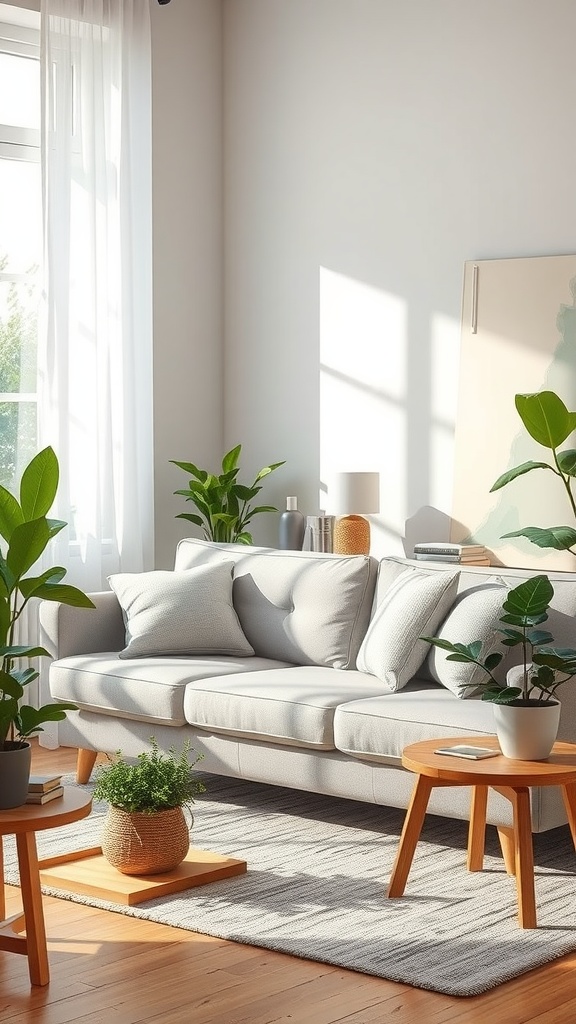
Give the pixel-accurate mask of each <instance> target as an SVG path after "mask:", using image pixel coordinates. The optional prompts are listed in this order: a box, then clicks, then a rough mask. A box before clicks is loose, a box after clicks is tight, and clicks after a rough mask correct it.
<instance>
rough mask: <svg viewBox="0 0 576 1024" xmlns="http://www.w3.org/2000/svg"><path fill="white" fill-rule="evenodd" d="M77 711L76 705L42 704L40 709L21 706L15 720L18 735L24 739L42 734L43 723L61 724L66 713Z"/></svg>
mask: <svg viewBox="0 0 576 1024" xmlns="http://www.w3.org/2000/svg"><path fill="white" fill-rule="evenodd" d="M77 710H78V708H77V706H76V704H64V703H62V704H44V705H43V706H42V707H41V708H31V707H29V706H28V705H23V706H22V707H21V708H20V710H19V713H18V717H17V720H16V725H17V729H18V733H19V735H20V736H22V737H26V736H30V735H31V734H32V733H34V732H42V731H43V730H42V724H43V723H44V722H61V721H62V719H63V718H66V712H67V711H77Z"/></svg>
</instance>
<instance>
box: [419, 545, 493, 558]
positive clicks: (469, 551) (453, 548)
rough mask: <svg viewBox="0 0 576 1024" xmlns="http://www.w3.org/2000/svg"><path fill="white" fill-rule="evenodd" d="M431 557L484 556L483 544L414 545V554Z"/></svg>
mask: <svg viewBox="0 0 576 1024" xmlns="http://www.w3.org/2000/svg"><path fill="white" fill-rule="evenodd" d="M417 551H418V552H420V553H426V554H429V555H456V556H458V557H460V558H463V557H466V556H468V555H484V554H485V553H486V548H485V547H484V545H483V544H451V543H450V541H420V542H418V543H417V544H415V545H414V552H417Z"/></svg>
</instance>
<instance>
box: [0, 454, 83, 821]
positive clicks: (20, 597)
mask: <svg viewBox="0 0 576 1024" xmlns="http://www.w3.org/2000/svg"><path fill="white" fill-rule="evenodd" d="M58 479H59V466H58V460H57V458H56V455H55V454H54V451H53V450H52V448H50V447H48V448H44V449H43V451H41V452H39V453H38V454H37V455H35V456H34V458H33V459H32V460H31V462H30V463H29V465H28V466H27V467H26V468H25V470H24V472H23V474H22V478H21V481H20V490H19V497H18V498H17V497H16V496H15V495H13V494H12V493H11V492H10V491H9V490H7V488H5V487H3V486H1V485H0V537H1V538H2V539H3V540H4V541H5V544H4V545H2V546H0V656H1V662H0V808H8V807H18V806H19V805H20V804H23V803H24V802H25V801H26V796H27V792H28V780H29V777H30V755H31V747H30V743H29V742H27V741H28V739H29V738H30V736H33V735H34V734H36V733H38V732H42V725H43V723H44V722H57V721H60V720H61V719H63V718H64V717H65V714H66V711H69V710H72V711H73V710H76V705H75V704H68V703H59V704H45V705H44V706H43V707H40V708H35V707H32V706H30V705H28V704H23V703H22V701H23V697H24V693H25V688H26V686H28V685H29V684H30V683H31V682H33V680H35V679H37V678H38V675H39V673H38V671H37V669H35V668H33V667H32V666H30V665H29V664H28V665H27V667H25V668H20V667H17V666H18V665H20V664H21V662H22V661H23V660H25V661H28V659H31V658H39V657H49V653H48V651H46V650H45V649H44V648H43V647H39V646H36V645H30V644H26V643H24V644H18V643H16V639H17V637H16V632H17V626H18V622H19V619H20V617H21V615H22V612H23V611H24V609H25V607H26V605H27V604H28V602H29V601H30V600H31V599H32V598H37V599H41V600H43V601H59V602H62V603H63V604H69V605H75V606H76V607H81V608H93V607H94V605H93V603H92V601H91V600H90V598H88V597H87V596H86V594H84V593H82V591H81V590H78V589H77V588H76V587H72V586H69V585H68V584H63V583H62V582H61V581H62V579H63V578H64V576H65V575H66V569H64V568H62V566H55V567H53V568H51V569H45V570H44V571H43V572H42V573H40V575H37V576H35V575H27V573H28V572H29V570H30V569H31V568H32V567H33V566H34V564H35V563H36V562H37V561H38V559H39V558H40V556H41V555H42V554H43V552H44V550H45V548H46V547H47V545H48V543H49V542H50V540H51V539H52V538H53V537H55V536H56V534H57V533H59V532H60V530H62V529H63V528H64V527H65V526H66V523H65V522H62V521H61V520H58V519H48V518H47V513H48V512H49V510H50V508H51V507H52V504H53V502H54V499H55V497H56V491H57V489H58Z"/></svg>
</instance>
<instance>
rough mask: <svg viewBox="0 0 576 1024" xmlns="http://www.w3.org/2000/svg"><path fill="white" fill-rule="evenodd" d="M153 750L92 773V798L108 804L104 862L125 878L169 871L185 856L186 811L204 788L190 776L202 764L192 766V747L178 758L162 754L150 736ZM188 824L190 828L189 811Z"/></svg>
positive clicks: (117, 758) (171, 752)
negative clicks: (93, 774) (126, 876)
mask: <svg viewBox="0 0 576 1024" xmlns="http://www.w3.org/2000/svg"><path fill="white" fill-rule="evenodd" d="M150 743H151V749H150V750H149V751H144V752H142V753H140V754H138V757H137V758H136V759H135V761H134V760H129V759H126V758H125V757H124V756H123V754H122V752H121V751H118V752H117V753H116V755H115V757H114V758H112V759H111V761H110V763H109V764H105V765H101V766H100V767H99V768H98V769H97V772H96V778H95V786H94V799H95V800H106V801H107V802H108V804H109V807H108V812H107V815H106V819H105V822H104V831H103V835H102V852H103V854H104V856H105V857H106V859H107V860H108V861H109V862H110V863H111V864H112V865H113V866H114V867H115V868H117V869H118V870H119V871H121V872H122V873H123V874H126V875H152V874H158V873H160V872H164V871H171V870H172V868H175V867H176V866H177V865H178V864H180V862H181V861H182V860H184V857H185V856H186V854H187V852H188V847H189V845H190V834H189V828H190V827H191V825H190V827H189V826H188V824H187V822H186V818H185V816H184V810H183V809H184V808H188V810H189V811H190V807H191V805H192V804H193V803H194V797H195V796H196V795H197V794H198V793H203V792H204V791H205V789H206V787H205V786H204V783H203V782H202V781H201V780H200V779H198V778H196V777H195V776H194V767H195V765H196V764H197V763H198V761H200V760H201V759H202V756H203V755H201V754H200V755H198V757H196V759H195V760H194V761H192V762H191V761H190V758H189V754H190V744H189V743H185V744H184V746H183V748H182V750H181V751H180V752H179V753H177V752H176V750H175V749H174V747H170V749H169V750H168V752H167V753H164V752H163V751H161V750H160V749H159V747H158V743H157V741H156V739H155V738H154V737H151V739H150ZM190 817H191V824H192V823H193V820H194V819H193V817H192V812H191V811H190Z"/></svg>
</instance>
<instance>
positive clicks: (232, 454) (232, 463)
mask: <svg viewBox="0 0 576 1024" xmlns="http://www.w3.org/2000/svg"><path fill="white" fill-rule="evenodd" d="M241 451H242V445H241V444H237V445H236V447H235V448H231V449H230V451H229V452H226V455H225V456H224V458H223V459H222V470H223V472H224V473H230V472H231V471H232V470H233V469H236V466H237V465H238V460H239V458H240V452H241Z"/></svg>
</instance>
